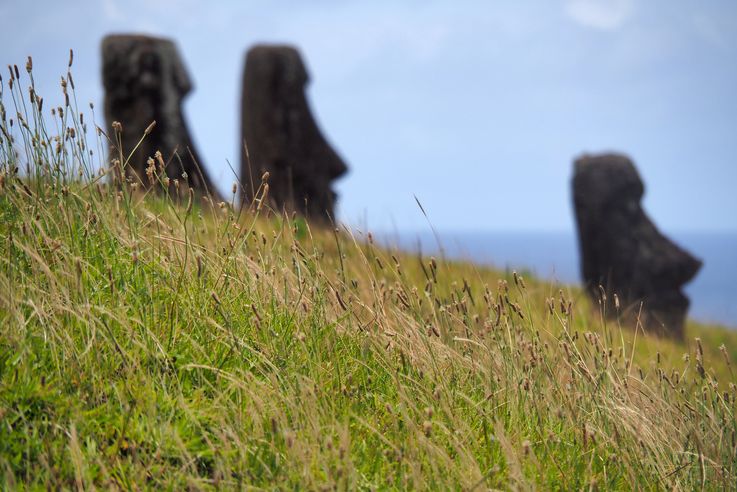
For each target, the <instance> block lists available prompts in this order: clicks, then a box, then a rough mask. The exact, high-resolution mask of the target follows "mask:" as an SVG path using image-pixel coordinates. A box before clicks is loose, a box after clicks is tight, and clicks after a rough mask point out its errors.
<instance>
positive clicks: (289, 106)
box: [240, 45, 348, 222]
mask: <svg viewBox="0 0 737 492" xmlns="http://www.w3.org/2000/svg"><path fill="white" fill-rule="evenodd" d="M307 82H308V75H307V70H306V69H305V66H304V63H303V62H302V58H301V57H300V54H299V52H298V51H297V50H296V49H295V48H293V47H291V46H280V45H257V46H255V47H253V48H251V49H250V50H249V51H248V53H247V55H246V65H245V69H244V72H243V95H242V99H241V118H242V119H241V136H242V138H241V142H240V144H241V181H242V183H243V186H244V187H245V190H244V191H245V197H244V198H245V200H246V201H247V202H248V201H251V200H252V199H253V198H254V194H255V193H256V192H257V191H258V187H259V185H260V183H261V177H262V175H263V174H264V173H265V172H267V171H268V173H269V180H268V182H269V196H270V200H271V203H272V204H273V206H274V208H275V209H276V210H277V211H279V212H280V211H282V210H283V209H286V210H287V211H296V212H299V213H300V214H302V215H304V216H305V217H308V218H310V219H311V220H313V221H317V222H327V221H329V220H331V219H334V217H335V216H334V206H335V202H336V197H337V195H336V194H335V193H334V192H333V190H332V189H331V183H332V181H333V180H335V179H336V178H338V177H340V176H342V175H343V174H345V172H346V171H347V170H348V168H347V167H346V164H345V163H344V162H343V160H342V159H341V158H340V156H338V154H337V153H336V152H335V151H334V150H333V149H332V147H330V144H328V142H327V141H326V140H325V137H323V135H322V133H321V132H320V129H319V128H318V127H317V124H316V123H315V119H314V118H313V117H312V113H311V112H310V108H309V106H308V104H307V99H306V98H305V85H306V84H307Z"/></svg>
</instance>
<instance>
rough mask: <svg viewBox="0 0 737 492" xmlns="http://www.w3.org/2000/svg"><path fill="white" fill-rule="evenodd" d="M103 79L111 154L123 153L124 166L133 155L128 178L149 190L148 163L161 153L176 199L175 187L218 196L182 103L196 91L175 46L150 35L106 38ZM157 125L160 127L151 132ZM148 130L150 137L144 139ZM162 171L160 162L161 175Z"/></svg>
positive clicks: (157, 164)
mask: <svg viewBox="0 0 737 492" xmlns="http://www.w3.org/2000/svg"><path fill="white" fill-rule="evenodd" d="M102 80H103V85H104V87H105V119H106V120H107V130H106V132H107V133H108V135H109V136H110V139H111V141H112V144H111V149H110V154H111V157H112V158H115V157H116V156H118V155H119V154H120V152H121V151H122V154H123V161H124V162H125V160H126V159H128V156H129V155H130V159H129V160H128V163H127V165H126V168H125V170H126V177H129V178H132V179H133V180H134V181H136V182H139V183H142V184H143V185H144V186H149V184H150V182H151V176H150V171H149V175H147V173H146V169H147V168H149V167H150V166H149V165H148V164H147V162H148V160H149V158H154V157H155V154H156V152H157V151H159V152H160V153H161V156H162V159H163V161H164V164H165V169H166V175H167V176H168V177H169V178H170V180H169V191H170V192H171V193H172V194H174V195H176V193H178V192H179V188H180V187H179V186H175V184H181V185H182V186H186V185H189V186H191V187H192V188H193V189H194V190H195V192H197V193H198V194H201V195H207V194H210V195H211V196H217V191H216V189H215V187H214V186H213V183H212V180H211V179H210V177H209V176H208V174H207V171H206V170H205V168H204V165H203V163H202V160H201V159H200V158H199V154H198V153H197V149H196V148H195V146H194V144H193V142H192V138H191V136H190V134H189V130H188V129H187V124H186V122H185V121H184V115H183V114H182V100H183V99H184V97H185V96H186V95H187V93H189V92H190V91H191V90H192V82H191V81H190V79H189V76H188V75H187V70H186V68H185V67H184V63H183V62H182V59H181V57H180V56H179V52H178V50H177V48H176V45H175V44H174V43H173V42H172V41H170V40H168V39H161V38H154V37H149V36H139V35H112V36H107V37H105V39H103V41H102ZM153 121H155V122H156V124H155V125H154V126H153V127H151V126H150V125H151V123H152V122H153ZM114 122H119V123H120V124H121V127H122V146H121V147H122V148H121V149H118V148H116V147H117V145H118V142H117V141H116V138H117V137H116V132H120V129H119V128H118V129H117V130H115V129H113V123H114ZM147 129H149V131H150V133H149V134H147V135H145V138H144V133H145V132H146V131H147ZM142 138H143V141H142V142H141V143H140V145H139V146H138V148H137V149H136V145H137V144H138V142H139V141H140V140H141V139H142ZM134 149H135V150H134ZM131 152H132V155H131ZM155 161H158V159H155ZM159 166H160V164H159V162H156V164H155V167H156V169H157V170H158V168H159ZM183 176H185V177H183ZM160 178H161V176H157V178H155V180H156V181H158V179H160ZM175 180H177V182H176V183H175Z"/></svg>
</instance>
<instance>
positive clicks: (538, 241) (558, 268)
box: [374, 231, 737, 329]
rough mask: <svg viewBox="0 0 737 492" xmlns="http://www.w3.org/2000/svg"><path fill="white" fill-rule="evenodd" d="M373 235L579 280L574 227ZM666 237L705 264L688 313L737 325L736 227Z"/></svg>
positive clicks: (692, 286) (689, 290)
mask: <svg viewBox="0 0 737 492" xmlns="http://www.w3.org/2000/svg"><path fill="white" fill-rule="evenodd" d="M374 235H375V236H376V237H377V239H378V240H379V241H381V242H382V243H383V244H385V245H387V246H391V247H397V248H399V249H401V250H405V251H411V252H418V251H421V252H422V253H423V254H425V255H436V256H441V255H442V256H444V257H445V258H447V259H454V260H465V261H471V262H473V263H477V264H481V265H488V266H492V267H495V268H499V269H502V270H504V269H513V270H517V271H520V272H521V271H528V272H530V273H532V274H534V275H535V276H536V277H538V278H541V279H546V280H552V281H556V282H560V283H564V284H580V283H581V275H580V266H579V250H578V238H577V235H576V232H575V231H506V232H503V231H493V232H492V231H437V237H436V235H435V234H434V233H433V232H432V231H419V232H418V231H414V232H391V233H374ZM666 235H667V236H668V237H669V238H670V239H672V240H673V241H674V242H675V243H676V244H678V245H679V246H681V247H683V248H684V249H686V250H687V251H689V252H690V253H691V254H693V255H694V256H696V257H697V258H699V259H700V260H702V261H703V262H704V265H703V267H702V268H701V270H700V271H699V272H698V273H697V275H696V277H694V279H693V280H692V281H691V282H689V283H688V284H686V286H685V288H684V290H685V292H686V295H687V296H688V297H689V299H690V300H691V306H690V308H689V313H688V317H689V318H690V319H693V320H696V321H699V322H703V323H712V324H719V325H724V326H727V327H729V328H732V329H737V231H735V232H732V231H725V232H722V231H719V232H695V231H685V232H673V233H667V234H666ZM438 240H439V243H438Z"/></svg>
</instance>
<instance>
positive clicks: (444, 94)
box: [0, 0, 737, 232]
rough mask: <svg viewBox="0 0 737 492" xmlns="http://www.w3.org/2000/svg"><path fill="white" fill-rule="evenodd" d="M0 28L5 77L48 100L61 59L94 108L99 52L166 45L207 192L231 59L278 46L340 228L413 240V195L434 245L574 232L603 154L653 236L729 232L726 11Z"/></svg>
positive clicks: (232, 127)
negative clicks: (256, 46)
mask: <svg viewBox="0 0 737 492" xmlns="http://www.w3.org/2000/svg"><path fill="white" fill-rule="evenodd" d="M0 19H2V20H1V22H2V24H1V25H2V29H1V30H0V46H2V48H1V49H0V55H2V56H0V63H2V65H5V64H8V63H17V64H19V65H20V64H22V63H24V61H25V57H26V55H28V54H31V55H33V57H34V71H35V72H36V76H37V81H38V85H39V86H40V89H39V92H40V93H42V94H43V95H45V97H46V99H47V101H50V100H52V99H53V98H52V97H51V96H52V95H54V94H57V93H58V88H57V85H58V80H59V76H60V75H61V74H63V73H64V71H65V69H66V62H67V53H68V49H69V48H74V50H75V65H74V75H75V81H76V86H77V94H78V96H79V97H80V98H81V99H82V100H83V101H88V100H89V101H93V102H95V103H96V105H97V107H98V108H101V107H102V104H101V103H102V88H101V81H100V77H99V70H100V60H99V43H100V40H101V38H102V37H103V36H104V35H105V34H107V33H111V32H143V33H148V34H153V35H162V36H168V37H173V38H175V39H176V41H177V42H178V44H179V47H180V50H181V52H182V55H183V57H184V59H185V62H186V64H187V66H188V69H189V71H190V75H191V76H192V78H193V80H194V82H195V91H194V92H193V93H192V94H191V95H190V97H189V98H188V99H187V102H186V113H187V116H188V120H189V123H190V127H191V130H192V132H193V134H194V138H195V141H196V142H197V144H198V146H199V148H200V151H201V153H202V155H203V158H204V159H205V160H206V162H205V163H206V165H207V166H208V167H209V168H210V169H211V170H212V173H213V175H214V177H216V178H217V179H218V180H219V181H220V182H221V186H222V189H223V190H227V189H229V188H230V184H231V183H232V181H233V176H232V173H231V171H230V169H229V167H228V164H227V162H228V161H230V162H231V164H232V165H233V167H234V168H236V169H237V168H238V166H239V163H238V155H239V153H238V140H239V135H238V132H239V114H238V111H239V98H240V87H239V82H240V79H241V71H242V68H243V67H242V64H243V55H244V53H245V50H246V49H247V47H248V46H249V45H251V44H253V43H255V42H289V43H294V44H297V45H298V46H299V47H300V49H301V51H302V53H303V56H304V58H305V60H306V63H307V66H308V69H309V71H310V73H311V76H312V83H311V85H310V86H309V91H308V94H309V98H310V100H311V103H312V107H313V111H314V113H315V116H316V118H317V119H318V122H319V124H320V126H321V128H322V129H323V131H324V133H325V135H326V136H327V138H328V140H329V141H330V142H331V143H332V144H333V145H334V147H335V148H336V149H337V150H338V151H339V152H340V154H341V155H342V156H343V157H344V159H345V160H346V161H347V162H348V164H349V166H350V168H351V171H350V173H349V174H348V175H347V176H345V177H344V178H343V179H342V180H341V181H339V182H338V184H337V189H338V191H339V193H340V195H341V199H340V203H339V216H340V218H341V219H342V220H343V221H344V222H347V223H349V224H353V225H357V226H363V225H365V224H368V226H369V227H370V228H371V229H374V230H381V229H384V230H390V229H394V228H397V229H399V230H418V229H425V228H426V227H427V225H426V221H425V219H424V217H423V216H422V214H421V212H420V210H419V209H418V207H417V205H416V204H415V201H414V195H416V196H417V197H418V198H419V199H420V200H421V202H422V203H423V205H424V207H425V209H426V210H427V212H428V214H429V216H430V220H431V221H432V223H433V225H434V226H435V227H436V228H438V229H442V230H510V229H513V230H541V229H544V230H571V229H573V227H574V221H573V216H572V211H571V205H570V190H569V181H570V177H571V169H572V164H571V162H572V160H573V158H574V157H575V156H577V155H578V154H580V153H581V152H584V151H589V152H598V151H604V150H618V151H623V152H626V153H628V154H630V155H631V156H632V157H633V158H634V159H635V161H636V163H637V165H638V167H639V170H640V172H641V174H642V175H643V178H644V180H645V182H646V187H647V191H646V199H645V206H646V208H647V210H648V212H649V213H650V215H651V216H652V217H653V218H654V219H655V221H656V223H657V224H658V225H659V226H660V227H661V228H662V229H663V230H664V231H666V232H667V231H677V230H678V231H682V230H731V231H735V230H737V213H735V212H737V190H735V188H736V187H737V2H735V1H733V0H721V1H720V0H714V1H706V2H705V1H697V0H646V1H645V0H642V1H637V0H560V1H554V0H546V1H524V2H522V1H507V2H492V1H488V0H487V1H481V0H477V1H473V0H468V1H453V2H451V1H446V2H437V1H400V0H394V1H381V0H373V1H365V2H358V1H351V0H344V1H338V0H314V1H304V0H301V1H278V0H239V1H236V0H233V1H217V2H216V1H213V2H200V1H193V0H159V1H151V0H148V1H146V0H125V1H123V0H101V1H91V0H67V1H64V2H60V1H58V0H56V1H50V0H36V1H25V0H18V1H12V0H0ZM47 107H50V105H47ZM97 118H98V121H99V122H101V121H102V113H101V109H100V110H98V114H97Z"/></svg>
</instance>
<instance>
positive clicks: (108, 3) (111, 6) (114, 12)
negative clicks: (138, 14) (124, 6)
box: [102, 0, 125, 22]
mask: <svg viewBox="0 0 737 492" xmlns="http://www.w3.org/2000/svg"><path fill="white" fill-rule="evenodd" d="M102 12H103V15H104V16H105V19H106V20H107V21H110V22H118V21H123V20H125V15H124V14H123V11H122V10H121V9H120V7H118V4H117V3H116V2H115V0H103V2H102Z"/></svg>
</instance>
